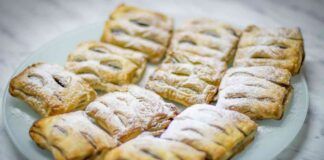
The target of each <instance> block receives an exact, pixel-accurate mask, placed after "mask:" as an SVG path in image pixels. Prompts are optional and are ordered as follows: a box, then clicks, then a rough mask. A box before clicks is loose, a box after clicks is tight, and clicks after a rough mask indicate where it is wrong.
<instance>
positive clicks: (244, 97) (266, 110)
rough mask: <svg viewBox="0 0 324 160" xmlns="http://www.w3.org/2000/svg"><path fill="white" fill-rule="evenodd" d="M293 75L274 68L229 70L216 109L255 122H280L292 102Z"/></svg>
mask: <svg viewBox="0 0 324 160" xmlns="http://www.w3.org/2000/svg"><path fill="white" fill-rule="evenodd" d="M290 78H291V74H290V72H289V71H288V70H286V69H280V68H276V67H272V66H255V67H238V68H231V69H229V70H228V71H227V72H226V74H225V76H224V78H223V80H222V82H221V85H220V89H219V94H218V96H219V97H218V101H217V104H216V107H219V108H226V109H230V110H235V111H238V112H241V113H244V114H246V115H248V116H249V117H251V118H253V119H281V117H282V116H283V113H284V111H285V107H286V105H287V104H288V102H289V101H290V97H291V91H292V87H291V85H290Z"/></svg>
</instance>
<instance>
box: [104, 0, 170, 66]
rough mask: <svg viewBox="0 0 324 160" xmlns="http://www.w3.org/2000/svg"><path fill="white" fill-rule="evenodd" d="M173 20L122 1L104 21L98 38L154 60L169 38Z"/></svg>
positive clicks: (162, 51)
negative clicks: (138, 52)
mask: <svg viewBox="0 0 324 160" xmlns="http://www.w3.org/2000/svg"><path fill="white" fill-rule="evenodd" d="M172 28H173V20H172V19H171V18H169V17H167V16H166V15H164V14H162V13H158V12H154V11H150V10H145V9H140V8H136V7H133V6H128V5H125V4H122V5H120V6H118V7H117V8H116V9H115V10H114V11H113V13H112V14H111V15H110V18H109V20H108V21H107V22H106V25H105V28H104V33H103V35H102V37H101V41H103V42H108V43H111V44H115V45H118V46H121V47H124V48H130V49H133V50H136V51H140V52H142V53H144V54H145V55H146V56H147V58H148V60H149V61H150V62H153V63H157V62H159V61H160V60H161V58H162V57H163V56H164V54H165V52H166V49H167V47H168V44H169V39H170V38H171V32H172Z"/></svg>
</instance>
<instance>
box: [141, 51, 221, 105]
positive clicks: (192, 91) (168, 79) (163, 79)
mask: <svg viewBox="0 0 324 160" xmlns="http://www.w3.org/2000/svg"><path fill="white" fill-rule="evenodd" d="M225 69H226V64H225V63H224V62H221V61H217V60H216V59H210V58H207V57H201V56H197V55H194V54H191V53H188V52H184V51H176V52H173V53H170V54H168V57H167V58H166V60H165V61H164V62H163V63H162V65H161V66H159V67H158V68H157V69H156V71H155V72H154V73H153V74H152V75H151V76H150V79H149V81H148V82H147V84H146V88H148V89H150V90H153V91H154V92H156V93H157V94H159V95H160V96H162V97H163V98H166V99H168V100H172V101H175V102H178V103H180V104H182V105H185V106H190V105H193V104H197V103H210V102H211V101H212V100H213V98H214V96H215V95H216V93H217V89H218V86H219V84H220V79H221V77H222V76H223V72H224V71H225Z"/></svg>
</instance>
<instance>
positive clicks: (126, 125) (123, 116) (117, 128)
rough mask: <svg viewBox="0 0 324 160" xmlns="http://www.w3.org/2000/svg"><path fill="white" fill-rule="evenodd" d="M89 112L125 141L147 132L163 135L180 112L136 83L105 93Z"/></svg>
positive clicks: (91, 106) (91, 104)
mask: <svg viewBox="0 0 324 160" xmlns="http://www.w3.org/2000/svg"><path fill="white" fill-rule="evenodd" d="M86 111H87V113H88V115H90V116H91V117H92V118H94V119H95V120H96V122H97V123H98V124H99V125H100V126H101V127H102V128H104V129H105V130H106V131H107V132H108V133H109V134H110V135H112V136H114V137H116V138H117V139H118V140H120V141H121V142H125V141H128V140H130V139H132V138H135V137H136V136H137V135H139V134H140V133H142V132H143V131H148V132H154V133H155V134H159V133H160V132H161V131H162V130H164V129H165V128H166V127H167V126H168V125H169V123H170V122H171V120H172V118H173V117H174V116H175V115H176V114H177V111H176V107H175V105H173V104H171V103H165V102H164V101H163V99H162V98H161V97H160V96H158V95H157V94H155V93H154V92H152V91H149V90H145V89H142V88H140V87H138V86H135V85H130V86H128V87H127V89H125V90H124V91H119V92H112V93H108V94H106V95H103V96H102V97H100V98H98V99H97V100H95V101H94V102H92V103H90V104H89V105H88V107H87V108H86Z"/></svg>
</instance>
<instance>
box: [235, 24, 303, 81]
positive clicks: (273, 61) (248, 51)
mask: <svg viewBox="0 0 324 160" xmlns="http://www.w3.org/2000/svg"><path fill="white" fill-rule="evenodd" d="M303 43H304V42H303V38H302V35H301V32H300V30H299V29H298V28H272V29H266V28H260V27H257V26H254V25H252V26H248V27H247V28H246V29H245V30H244V31H243V34H242V37H241V40H240V42H239V45H238V49H237V52H236V56H235V60H234V66H274V67H279V68H284V69H288V70H289V71H290V72H291V73H292V74H293V75H294V74H297V73H298V72H299V70H300V68H301V66H302V63H303V60H304V57H305V55H304V47H303V46H304V44H303Z"/></svg>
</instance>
